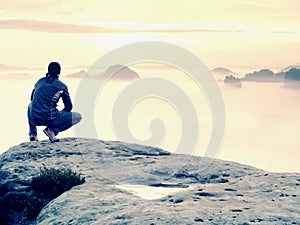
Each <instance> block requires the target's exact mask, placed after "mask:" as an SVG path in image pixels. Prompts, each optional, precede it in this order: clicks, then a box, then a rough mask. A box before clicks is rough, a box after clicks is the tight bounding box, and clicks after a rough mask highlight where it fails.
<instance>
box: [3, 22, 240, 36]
mask: <svg viewBox="0 0 300 225" xmlns="http://www.w3.org/2000/svg"><path fill="white" fill-rule="evenodd" d="M0 29H2V30H4V29H7V30H26V31H36V32H47V33H114V32H129V33H135V32H149V33H152V32H153V33H237V32H242V31H241V30H230V29H181V28H178V29H174V28H172V29H166V28H161V29H128V28H126V29H123V28H108V27H101V26H91V25H82V24H71V23H58V22H52V21H39V20H20V19H14V20H0Z"/></svg>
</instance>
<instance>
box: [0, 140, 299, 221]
mask: <svg viewBox="0 0 300 225" xmlns="http://www.w3.org/2000/svg"><path fill="white" fill-rule="evenodd" d="M43 165H45V166H46V167H51V168H52V167H54V168H69V169H72V170H74V171H76V172H78V173H80V174H82V175H83V176H84V177H85V178H86V182H85V183H84V184H82V185H79V186H76V187H73V188H72V189H71V190H69V191H66V192H65V193H63V194H62V195H60V196H59V197H57V198H56V199H53V200H52V201H50V202H49V203H48V204H47V205H46V206H45V207H44V208H43V209H42V210H41V212H40V213H39V215H38V217H37V219H36V220H30V219H28V218H26V217H25V212H24V211H26V210H25V208H26V205H28V204H29V203H28V201H29V200H28V193H29V191H30V190H29V186H30V182H31V178H32V177H33V176H36V175H37V174H38V173H39V169H40V168H41V167H42V166H43ZM0 179H1V180H0V224H43V225H48V224H201V223H202V224H299V223H300V207H299V206H300V174H296V173H268V172H266V171H263V170H260V169H256V168H254V167H251V166H247V165H242V164H238V163H234V162H229V161H223V160H211V159H209V158H202V157H196V156H189V155H183V154H171V153H169V152H167V151H164V150H162V149H158V148H152V147H147V146H141V145H135V144H128V143H122V142H110V141H100V140H95V139H81V138H64V139H61V141H60V142H58V143H49V142H48V141H41V142H37V143H29V142H27V143H22V144H20V145H17V146H14V147H12V148H10V149H9V150H8V151H6V152H4V153H3V154H2V155H1V156H0ZM122 185H143V186H144V187H151V188H152V189H155V188H163V189H168V188H170V189H172V188H178V189H180V191H177V192H175V193H170V194H165V195H163V196H161V197H159V198H154V199H145V198H143V197H140V195H137V194H135V192H133V191H130V190H125V189H122V188H120V186H122ZM10 216H13V219H10V218H9V217H10Z"/></svg>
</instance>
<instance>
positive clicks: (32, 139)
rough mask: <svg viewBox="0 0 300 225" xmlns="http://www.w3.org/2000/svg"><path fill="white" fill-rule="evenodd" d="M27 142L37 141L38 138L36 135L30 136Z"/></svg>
mask: <svg viewBox="0 0 300 225" xmlns="http://www.w3.org/2000/svg"><path fill="white" fill-rule="evenodd" d="M29 140H30V141H31V142H36V141H39V140H38V137H37V136H36V135H34V134H31V135H30V136H29Z"/></svg>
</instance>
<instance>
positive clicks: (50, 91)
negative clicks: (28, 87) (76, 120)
mask: <svg viewBox="0 0 300 225" xmlns="http://www.w3.org/2000/svg"><path fill="white" fill-rule="evenodd" d="M60 97H62V98H63V102H64V105H65V108H64V111H71V109H72V102H71V99H70V96H69V92H68V88H67V86H66V85H65V84H64V83H63V82H61V81H60V80H59V79H58V77H43V78H41V79H40V80H38V82H37V83H36V84H35V89H34V92H33V95H32V111H31V116H32V118H33V119H34V120H36V121H48V120H53V119H55V118H56V117H57V115H58V109H57V108H56V107H57V102H58V101H59V98H60Z"/></svg>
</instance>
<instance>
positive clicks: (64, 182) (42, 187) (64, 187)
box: [31, 166, 85, 198]
mask: <svg viewBox="0 0 300 225" xmlns="http://www.w3.org/2000/svg"><path fill="white" fill-rule="evenodd" d="M84 182H85V178H84V177H81V174H77V173H76V172H74V171H72V170H71V169H55V168H50V169H49V168H47V167H45V166H44V167H42V168H41V170H40V174H39V175H37V176H35V177H33V178H32V182H31V188H32V190H35V191H38V192H40V193H41V194H43V195H45V196H46V197H49V198H56V197H58V196H59V195H61V194H62V193H64V192H65V191H68V190H70V189H71V188H72V187H74V186H76V185H80V184H83V183H84Z"/></svg>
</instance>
